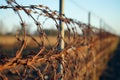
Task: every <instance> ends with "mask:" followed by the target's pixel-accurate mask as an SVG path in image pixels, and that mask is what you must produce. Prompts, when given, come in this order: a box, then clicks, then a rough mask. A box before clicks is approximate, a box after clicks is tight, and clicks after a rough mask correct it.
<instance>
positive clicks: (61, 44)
mask: <svg viewBox="0 0 120 80" xmlns="http://www.w3.org/2000/svg"><path fill="white" fill-rule="evenodd" d="M59 1H60V2H59V3H60V4H59V5H60V6H59V15H60V17H62V16H63V14H64V0H59ZM59 35H60V38H59V45H58V51H61V50H63V49H64V45H65V44H64V40H63V39H64V23H63V22H62V21H61V20H59ZM62 58H63V59H64V55H62ZM57 72H58V73H61V74H62V75H63V66H62V64H58V70H57ZM59 80H63V76H62V77H61V78H60V79H59Z"/></svg>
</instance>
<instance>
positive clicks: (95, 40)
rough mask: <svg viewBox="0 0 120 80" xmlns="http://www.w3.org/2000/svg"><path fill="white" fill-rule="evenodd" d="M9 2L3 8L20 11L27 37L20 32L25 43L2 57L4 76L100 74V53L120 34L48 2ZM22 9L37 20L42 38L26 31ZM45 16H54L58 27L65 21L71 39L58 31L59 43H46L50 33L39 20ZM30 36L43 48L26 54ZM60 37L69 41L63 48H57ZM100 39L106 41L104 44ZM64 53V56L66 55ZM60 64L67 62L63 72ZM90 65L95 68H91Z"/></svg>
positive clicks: (38, 79)
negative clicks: (68, 14)
mask: <svg viewBox="0 0 120 80" xmlns="http://www.w3.org/2000/svg"><path fill="white" fill-rule="evenodd" d="M6 2H7V4H8V5H4V6H0V9H12V10H13V11H14V12H15V13H16V14H17V15H18V17H19V19H20V21H21V23H20V25H21V27H22V31H23V32H22V33H23V35H22V36H23V38H22V39H20V38H19V37H18V34H16V38H17V40H18V42H21V46H20V48H19V49H18V50H17V52H16V55H15V57H12V58H6V57H3V58H1V59H0V61H1V63H0V78H1V79H3V80H8V79H10V80H12V79H20V80H23V79H24V80H28V79H29V80H58V79H60V78H61V77H63V79H64V80H70V79H72V80H76V79H79V80H80V79H81V80H88V79H89V80H93V78H94V77H95V74H96V67H95V66H96V64H95V63H96V57H98V58H100V57H99V55H98V53H100V52H101V50H102V51H104V50H105V49H106V48H107V47H108V46H111V45H112V44H113V43H112V42H114V39H115V38H116V36H115V35H113V34H111V33H109V32H106V31H105V30H103V29H99V28H95V27H93V26H90V25H87V24H85V23H82V22H80V21H77V20H75V19H72V18H67V17H66V16H65V15H63V16H62V17H61V16H59V13H57V12H56V11H53V10H51V9H50V8H49V7H47V6H43V5H29V6H22V5H20V4H18V3H17V2H16V1H15V0H6ZM20 11H23V12H24V13H25V14H27V16H29V17H30V18H31V19H32V20H33V21H34V24H35V25H36V26H37V30H38V33H39V37H40V39H41V41H40V42H38V41H37V40H36V39H35V38H34V37H33V36H31V35H28V34H27V33H26V29H25V27H26V23H25V21H24V20H23V16H22V15H21V13H20ZM32 14H37V16H38V17H37V18H35V17H34V16H32ZM41 16H44V17H45V18H46V19H45V21H46V20H47V18H50V19H52V20H53V22H55V26H56V28H57V30H59V28H60V26H59V24H58V21H59V20H61V21H62V22H64V24H65V25H66V27H67V32H68V33H67V34H68V35H67V40H66V39H63V38H62V37H61V35H60V34H59V32H58V35H57V36H56V39H57V42H56V43H55V46H50V49H48V48H47V47H46V46H45V43H46V42H45V40H47V41H48V43H49V39H48V36H47V34H46V33H45V31H44V29H43V27H42V26H43V25H42V23H41V22H39V21H38V19H39V18H40V17H41ZM45 21H44V22H45ZM77 28H79V29H80V30H81V31H82V34H79V33H78V31H77ZM26 36H29V37H31V38H32V39H33V41H34V42H35V43H37V44H38V46H39V51H38V52H37V51H35V52H34V54H32V55H26V56H25V57H23V50H24V49H26V47H27V42H26V41H27V38H26ZM100 38H101V41H100ZM59 39H63V40H64V42H65V44H66V45H65V48H64V49H63V50H62V51H58V50H57V47H58V45H59ZM100 43H102V44H104V45H102V46H101V47H100V46H99V44H100ZM63 54H64V59H63V58H62V55H63ZM97 55H98V56H97ZM101 56H103V55H101ZM58 64H62V66H63V73H62V74H61V73H59V72H58V71H57V69H58ZM89 66H91V67H89ZM89 68H91V70H90V69H89ZM88 70H89V71H88ZM88 74H91V75H88ZM92 75H94V77H92ZM89 77H92V78H89Z"/></svg>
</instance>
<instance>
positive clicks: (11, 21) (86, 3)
mask: <svg viewBox="0 0 120 80" xmlns="http://www.w3.org/2000/svg"><path fill="white" fill-rule="evenodd" d="M16 1H17V2H18V3H19V4H22V5H31V4H43V5H46V6H48V7H50V8H51V9H52V10H57V11H58V10H59V0H16ZM64 1H65V7H64V10H65V14H66V16H67V17H72V18H75V19H77V20H79V21H82V22H85V23H87V20H88V16H87V15H88V11H91V12H92V15H91V24H92V25H95V26H99V20H100V18H102V20H103V21H105V22H106V23H107V24H109V25H110V26H111V27H112V29H109V30H111V31H114V30H115V31H114V32H115V33H117V34H120V31H119V30H120V24H119V22H120V0H64ZM4 4H6V3H5V0H1V2H0V5H4ZM0 20H3V22H4V23H6V22H7V24H5V25H6V27H5V28H6V29H7V30H8V31H12V29H13V25H17V24H18V23H19V22H20V21H19V19H18V17H17V16H16V15H15V14H14V13H13V12H12V11H11V10H0ZM28 22H29V21H28ZM105 28H107V27H105ZM6 29H5V30H6ZM113 29H114V30H113Z"/></svg>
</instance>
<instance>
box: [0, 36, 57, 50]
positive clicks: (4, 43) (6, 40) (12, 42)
mask: <svg viewBox="0 0 120 80" xmlns="http://www.w3.org/2000/svg"><path fill="white" fill-rule="evenodd" d="M33 37H34V38H35V39H36V40H37V41H38V42H41V40H40V37H39V36H33ZM20 38H22V37H20ZM56 42H57V39H56V37H55V36H48V41H47V40H45V43H46V44H45V45H46V46H49V45H55V43H56ZM31 45H32V46H31ZM0 46H1V47H2V48H14V47H17V46H19V42H18V40H17V39H16V37H15V36H7V35H6V36H0ZM27 46H28V47H38V45H37V44H36V43H35V42H34V41H33V39H31V37H27Z"/></svg>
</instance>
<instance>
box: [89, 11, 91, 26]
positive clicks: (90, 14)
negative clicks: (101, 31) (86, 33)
mask: <svg viewBox="0 0 120 80" xmlns="http://www.w3.org/2000/svg"><path fill="white" fill-rule="evenodd" d="M90 22H91V12H88V25H89V26H90Z"/></svg>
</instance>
